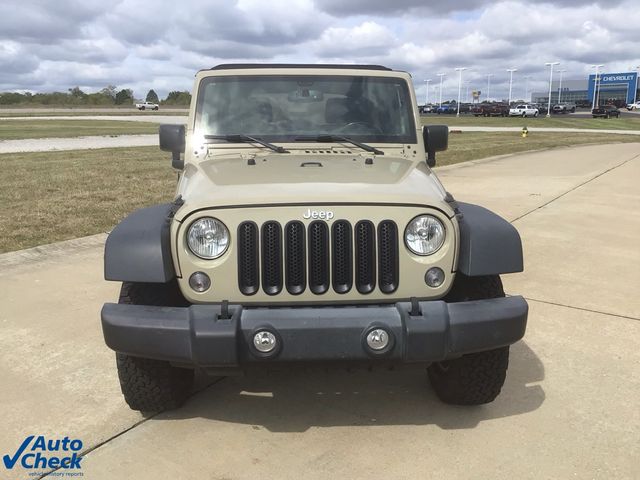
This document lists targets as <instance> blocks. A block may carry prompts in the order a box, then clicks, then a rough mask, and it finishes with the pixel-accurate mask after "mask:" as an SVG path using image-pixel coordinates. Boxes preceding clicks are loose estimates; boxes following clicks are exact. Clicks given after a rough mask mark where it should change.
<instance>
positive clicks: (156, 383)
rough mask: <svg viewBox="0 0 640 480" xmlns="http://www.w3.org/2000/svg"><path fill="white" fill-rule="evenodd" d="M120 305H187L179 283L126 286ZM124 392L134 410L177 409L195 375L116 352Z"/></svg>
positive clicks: (121, 386)
mask: <svg viewBox="0 0 640 480" xmlns="http://www.w3.org/2000/svg"><path fill="white" fill-rule="evenodd" d="M118 303H123V304H129V305H154V306H165V307H170V306H186V305H188V302H187V301H186V300H185V299H184V297H183V296H182V294H181V293H180V290H179V289H178V286H177V284H176V283H175V282H172V283H168V284H153V283H129V282H125V283H123V284H122V289H121V290H120V299H119V301H118ZM116 367H117V369H118V379H119V380H120V389H121V390H122V394H123V395H124V399H125V401H126V402H127V404H128V405H129V407H130V408H131V409H133V410H140V411H142V412H157V411H161V410H169V409H173V408H177V407H179V406H180V405H182V404H183V403H184V401H185V400H186V399H187V398H188V396H189V394H190V393H191V389H192V387H193V379H194V372H193V370H191V369H187V368H178V367H174V366H172V365H171V364H170V363H169V362H164V361H160V360H153V359H150V358H140V357H133V356H131V355H126V354H124V353H116Z"/></svg>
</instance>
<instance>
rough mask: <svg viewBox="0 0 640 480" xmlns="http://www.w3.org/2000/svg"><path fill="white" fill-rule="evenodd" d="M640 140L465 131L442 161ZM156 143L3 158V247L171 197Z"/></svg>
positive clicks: (86, 228)
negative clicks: (154, 145)
mask: <svg viewBox="0 0 640 480" xmlns="http://www.w3.org/2000/svg"><path fill="white" fill-rule="evenodd" d="M633 141H636V142H640V136H636V135H609V134H600V133H584V134H582V133H580V134H569V135H568V134H566V133H532V134H530V136H529V137H528V138H526V139H523V138H521V137H520V136H519V134H517V133H505V132H496V133H484V132H463V133H459V134H452V135H451V136H450V140H449V150H448V151H446V152H443V153H441V154H439V155H438V165H449V164H453V163H458V162H465V161H468V160H475V159H480V158H484V157H489V156H493V155H501V154H507V153H516V152H522V151H527V150H538V149H545V148H553V147H562V146H570V145H579V144H586V143H615V142H633ZM170 164H171V160H170V158H169V155H168V154H167V153H163V152H160V151H159V150H158V148H157V147H137V148H113V149H101V150H77V151H68V152H67V151H65V152H43V153H11V154H2V155H0V167H1V168H2V170H3V174H2V176H0V202H1V203H2V205H3V207H4V208H2V210H1V211H0V252H7V251H12V250H19V249H22V248H28V247H33V246H36V245H42V244H46V243H51V242H55V241H59V240H66V239H70V238H77V237H82V236H85V235H91V234H94V233H99V232H106V231H109V230H110V229H111V228H112V227H113V226H114V225H115V224H116V223H118V221H120V220H121V219H122V218H123V217H125V216H126V215H127V214H128V213H129V212H131V211H132V210H134V209H136V208H139V207H142V206H146V205H151V204H154V203H161V202H167V201H170V200H171V199H172V197H173V194H174V191H175V185H176V180H177V174H176V173H175V171H173V170H172V168H171V166H170Z"/></svg>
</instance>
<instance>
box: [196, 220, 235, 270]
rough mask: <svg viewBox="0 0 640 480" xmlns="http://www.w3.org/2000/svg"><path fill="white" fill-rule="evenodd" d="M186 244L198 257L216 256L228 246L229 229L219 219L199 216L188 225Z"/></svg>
mask: <svg viewBox="0 0 640 480" xmlns="http://www.w3.org/2000/svg"><path fill="white" fill-rule="evenodd" d="M187 245H189V250H191V251H192V252H193V253H194V255H197V256H198V257H200V258H205V259H207V260H211V259H214V258H218V257H219V256H220V255H222V254H223V253H224V252H225V251H226V250H227V247H228V246H229V230H227V227H225V226H224V223H222V222H221V221H220V220H216V219H215V218H210V217H205V218H200V219H198V220H196V221H195V222H193V223H192V224H191V226H190V227H189V230H188V232H187Z"/></svg>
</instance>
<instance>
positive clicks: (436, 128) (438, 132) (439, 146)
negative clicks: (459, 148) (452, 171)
mask: <svg viewBox="0 0 640 480" xmlns="http://www.w3.org/2000/svg"><path fill="white" fill-rule="evenodd" d="M422 140H423V141H424V149H425V151H426V152H427V165H429V166H430V167H435V165H436V152H444V151H445V150H446V149H447V148H449V127H448V126H446V125H425V126H424V127H422Z"/></svg>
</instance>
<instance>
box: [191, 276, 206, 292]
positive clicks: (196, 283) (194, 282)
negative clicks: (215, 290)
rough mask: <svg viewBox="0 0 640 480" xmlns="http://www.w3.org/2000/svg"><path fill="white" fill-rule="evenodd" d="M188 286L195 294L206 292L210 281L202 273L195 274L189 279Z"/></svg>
mask: <svg viewBox="0 0 640 480" xmlns="http://www.w3.org/2000/svg"><path fill="white" fill-rule="evenodd" d="M189 286H190V287H191V288H192V289H193V290H195V291H196V292H199V293H202V292H206V291H207V290H209V287H210V286H211V279H210V278H209V276H208V275H207V274H206V273H204V272H196V273H194V274H192V275H191V276H190V277H189Z"/></svg>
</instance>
